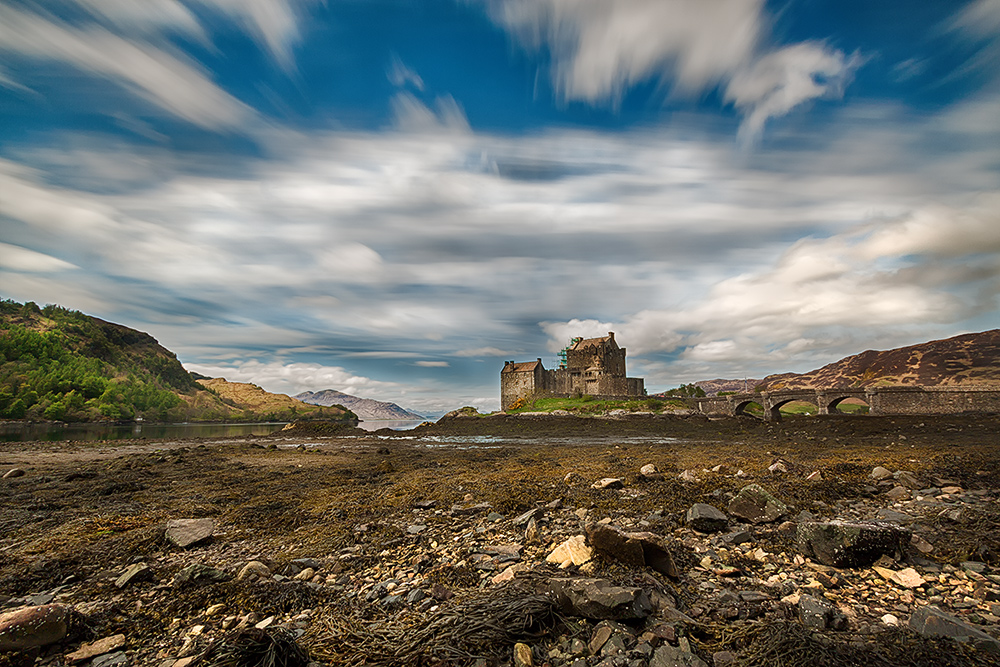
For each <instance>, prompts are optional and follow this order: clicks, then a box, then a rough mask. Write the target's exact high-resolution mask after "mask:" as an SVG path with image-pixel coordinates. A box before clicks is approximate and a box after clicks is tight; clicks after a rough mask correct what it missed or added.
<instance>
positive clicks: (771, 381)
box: [760, 329, 1000, 391]
mask: <svg viewBox="0 0 1000 667" xmlns="http://www.w3.org/2000/svg"><path fill="white" fill-rule="evenodd" d="M760 384H761V385H763V386H764V387H765V388H766V389H767V390H768V391H778V390H781V389H804V388H811V387H878V386H900V385H903V386H906V385H909V386H922V387H934V386H950V387H955V386H966V387H967V386H970V385H982V386H998V385H1000V329H992V330H990V331H983V332H981V333H971V334H963V335H961V336H955V337H954V338H947V339H945V340H933V341H930V342H929V343H920V344H919V345H910V346H908V347H899V348H896V349H893V350H884V351H876V350H867V351H865V352H862V353H861V354H855V355H852V356H850V357H845V358H843V359H841V360H840V361H835V362H834V363H832V364H828V365H826V366H823V367H822V368H819V369H817V370H814V371H810V372H808V373H783V374H781V375H769V376H768V377H766V378H764V379H763V380H762V381H761V382H760Z"/></svg>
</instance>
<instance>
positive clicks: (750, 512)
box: [729, 484, 788, 524]
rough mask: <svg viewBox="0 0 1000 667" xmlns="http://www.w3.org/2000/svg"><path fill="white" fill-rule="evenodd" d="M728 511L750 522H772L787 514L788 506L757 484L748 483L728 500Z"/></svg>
mask: <svg viewBox="0 0 1000 667" xmlns="http://www.w3.org/2000/svg"><path fill="white" fill-rule="evenodd" d="M729 513H730V514H732V515H733V516H735V517H738V518H740V519H743V520H744V521H749V522H750V523H755V524H756V523H773V522H774V521H777V520H778V519H780V518H781V517H783V516H786V515H787V514H788V506H787V505H785V503H783V502H781V501H780V500H778V499H777V498H775V497H774V496H772V495H771V494H770V493H768V492H767V491H765V490H764V488H763V487H761V486H760V485H758V484H748V485H747V486H744V487H743V488H742V489H740V492H739V493H738V494H736V497H735V498H733V499H732V500H731V501H729Z"/></svg>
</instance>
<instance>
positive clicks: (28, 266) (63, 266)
mask: <svg viewBox="0 0 1000 667" xmlns="http://www.w3.org/2000/svg"><path fill="white" fill-rule="evenodd" d="M0 267H2V268H4V269H7V270H10V271H27V272H29V273H51V272H55V271H66V270H68V269H75V268H78V267H76V266H74V265H73V264H70V263H69V262H64V261H63V260H61V259H58V258H56V257H52V256H50V255H46V254H44V253H41V252H35V251H34V250H29V249H28V248H22V247H20V246H16V245H11V244H9V243H0Z"/></svg>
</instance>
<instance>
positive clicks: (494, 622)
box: [0, 415, 1000, 667]
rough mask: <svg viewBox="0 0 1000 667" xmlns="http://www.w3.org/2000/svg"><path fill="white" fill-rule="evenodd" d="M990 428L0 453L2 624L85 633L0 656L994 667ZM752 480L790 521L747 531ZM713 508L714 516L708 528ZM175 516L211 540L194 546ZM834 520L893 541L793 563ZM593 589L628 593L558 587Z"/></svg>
mask: <svg viewBox="0 0 1000 667" xmlns="http://www.w3.org/2000/svg"><path fill="white" fill-rule="evenodd" d="M998 434H1000V416H990V415H964V416H963V415H958V416H948V417H933V418H932V417H869V416H842V415H831V416H825V417H795V418H787V419H785V420H784V421H783V422H780V423H765V422H762V421H759V420H756V419H753V418H724V419H708V418H705V417H703V416H700V415H688V416H658V417H655V418H654V417H650V416H632V417H629V416H624V417H619V418H615V419H611V418H585V419H581V418H574V417H559V418H552V417H550V418H531V417H493V418H477V417H470V418H462V419H451V420H443V421H441V422H439V423H438V424H427V425H424V426H421V427H419V428H418V429H416V430H413V431H405V432H394V431H388V430H384V431H379V432H376V433H365V432H361V431H357V432H354V431H352V432H350V433H345V434H340V435H329V434H322V433H312V434H310V433H308V432H296V431H295V430H292V431H290V432H278V433H275V434H271V435H268V436H253V435H250V436H245V437H236V438H214V439H213V438H209V439H200V440H195V439H174V440H162V441H157V440H148V439H135V440H127V441H108V442H96V443H95V442H40V441H38V442H28V443H2V444H0V475H5V477H4V479H2V480H0V508H2V511H0V613H3V612H6V613H7V616H10V615H11V613H12V612H14V611H15V610H18V609H23V608H25V607H38V606H53V605H55V607H53V608H54V609H56V610H57V611H60V613H64V614H66V618H67V619H71V620H72V622H70V621H69V620H68V621H67V622H66V623H65V626H66V627H65V632H64V633H63V634H62V636H61V637H59V638H58V639H55V640H53V641H45V642H42V641H41V640H38V641H37V642H36V644H37V645H36V646H28V647H26V648H25V649H24V651H22V652H15V651H13V649H12V650H10V651H7V652H2V649H3V648H4V647H5V645H4V644H3V642H4V640H5V636H6V637H8V638H9V637H11V636H13V634H11V632H8V635H5V634H4V632H5V630H4V627H5V626H4V625H3V621H0V664H26V665H30V664H47V665H65V664H71V663H73V662H74V661H75V664H83V665H86V664H93V665H105V664H108V665H110V664H130V665H156V666H158V667H183V666H184V665H199V664H201V665H241V664H247V665H250V664H256V663H254V662H250V661H249V660H250V659H251V658H246V660H247V662H245V663H243V662H238V661H237V662H233V661H232V660H236V658H233V657H232V656H234V655H237V654H239V651H240V650H243V651H244V652H243V654H240V655H244V656H249V655H251V654H252V653H253V651H254V650H257V651H259V654H260V655H261V656H263V655H264V654H265V653H266V652H267V651H271V652H272V656H278V657H281V656H284V657H283V659H284V660H285V661H286V664H288V665H295V664H301V665H302V666H303V667H304V666H305V665H307V664H310V663H313V664H314V665H361V664H385V665H414V664H425V665H430V664H455V665H479V666H485V665H510V664H518V665H523V664H533V665H543V664H548V665H551V666H552V667H558V666H562V665H573V667H584V666H594V665H602V666H603V667H612V666H619V665H621V666H625V665H627V666H628V667H662V666H664V665H674V664H678V665H679V664H687V665H698V664H705V665H722V664H731V665H854V664H865V665H882V664H885V665H890V664H891V665H989V664H997V662H996V661H997V660H998V654H997V653H995V652H994V651H995V650H996V649H997V648H1000V642H997V641H996V638H997V637H998V636H1000V625H998V623H1000V501H998V498H1000V435H998ZM878 469H881V470H883V471H884V473H882V472H880V471H879V470H878ZM14 470H16V471H20V472H18V473H15V474H10V473H9V471H14ZM608 480H614V481H613V482H609V481H608ZM752 485H757V486H759V487H761V488H762V489H763V490H765V491H766V493H767V494H769V495H770V496H771V497H772V498H773V499H775V500H776V501H777V502H778V503H779V504H780V505H781V507H782V508H783V509H782V510H781V512H780V515H779V516H777V517H775V518H773V519H772V518H768V519H766V520H757V518H755V517H748V516H746V515H745V513H744V514H743V515H741V514H740V510H738V509H736V507H737V506H736V504H734V501H735V499H736V498H737V497H739V496H740V494H741V490H743V489H745V488H746V487H748V486H752ZM699 503H701V504H704V505H709V506H712V507H714V508H716V509H717V510H719V511H720V512H721V513H722V515H724V516H723V521H722V524H721V525H718V526H713V527H711V529H709V528H708V527H707V524H704V525H702V524H696V523H693V522H692V520H691V513H690V510H691V509H692V507H693V506H695V505H696V504H699ZM188 519H203V520H204V519H208V520H210V521H208V522H203V523H202V524H200V525H202V526H203V527H204V526H206V525H207V526H209V529H208V532H207V534H203V535H201V536H200V537H198V539H197V540H195V541H193V542H191V543H188V544H184V543H183V540H181V541H178V540H177V539H176V535H171V534H170V530H169V528H170V527H171V526H176V525H178V522H179V521H180V522H181V523H183V520H188ZM838 521H839V522H848V523H860V524H878V525H888V526H891V527H893V530H895V531H897V532H898V534H899V535H902V536H904V537H905V544H903V545H902V546H903V548H902V549H898V550H896V551H891V550H890V551H889V552H886V553H881V554H877V556H878V557H877V558H872V559H871V562H864V563H863V564H859V565H854V566H850V567H834V566H831V565H828V564H824V563H823V562H822V559H821V558H819V556H818V555H817V554H815V553H804V548H803V544H802V542H801V539H800V537H801V533H800V527H801V526H802V525H805V524H817V523H819V524H823V523H829V522H838ZM599 526H604V527H606V528H607V529H609V530H614V531H617V533H620V534H621V535H622V536H625V538H623V540H624V541H623V544H624V543H625V542H628V541H629V540H631V542H629V544H632V545H633V546H634V545H635V544H637V543H639V542H636V540H640V538H638V537H635V536H636V535H640V534H642V535H648V536H649V537H647V538H642V539H644V540H647V541H648V543H650V544H656V545H660V546H661V547H662V548H663V549H664V550H665V551H666V552H667V554H668V555H669V558H670V559H671V560H672V562H673V565H674V569H673V571H672V572H666V571H664V569H663V568H659V569H657V568H656V567H652V566H651V565H650V563H651V562H652V561H651V560H647V562H645V563H643V562H637V561H636V560H635V558H634V553H633V552H630V551H629V548H628V547H623V548H622V550H621V552H620V553H617V552H615V550H614V549H611V550H609V549H607V548H604V547H601V546H600V545H599V544H594V539H593V535H594V534H595V533H594V531H595V530H602V529H599V528H597V527H599ZM630 535H631V536H633V537H628V536H630ZM567 541H570V542H572V543H573V544H575V545H577V546H579V547H580V548H581V552H580V553H576V552H574V556H573V557H572V558H568V559H567V558H563V559H561V560H560V559H559V558H558V556H557V557H555V558H553V557H551V556H552V554H553V552H554V551H557V549H558V548H561V547H562V546H564V545H565V544H566V543H567ZM640 541H641V540H640ZM646 543H647V542H642V544H646ZM643 548H645V547H643ZM633 551H634V550H633ZM640 551H642V549H640ZM805 551H808V549H805ZM561 553H564V554H565V552H561ZM630 554H631V555H630ZM647 559H648V556H647ZM577 561H579V562H577ZM130 573H131V575H130ZM578 582H599V584H594V583H590V584H586V586H591V587H593V586H598V587H600V586H603V587H605V588H607V587H611V588H612V589H614V591H615V595H618V596H623V595H624V596H626V597H628V596H631V597H628V599H629V600H630V602H629V603H628V604H627V605H625V607H622V606H621V605H620V604H619V605H618V606H615V605H614V604H610V603H607V600H603V599H601V597H600V595H598V594H596V593H594V594H593V595H591V593H593V591H591V593H587V592H586V591H584V593H581V594H580V595H584V596H587V595H591V598H593V599H590V598H588V599H585V600H583V601H581V600H580V599H578V597H574V596H573V595H569V596H568V597H567V593H566V592H565V591H566V590H568V589H569V588H572V586H574V585H579V586H584V584H579V583H578ZM587 590H590V589H587ZM602 590H603V589H602ZM608 590H610V589H608ZM605 592H606V591H605ZM612 597H614V596H612ZM602 604H603V605H604V606H603V607H602V606H601V605H602ZM928 610H932V611H933V613H934V614H937V613H938V612H940V614H941V615H942V616H941V617H940V618H939V617H938V616H934V617H933V618H932V619H931V621H932V622H927V614H928V613H931V612H929V611H928ZM0 618H2V617H0ZM942 619H943V620H942ZM941 628H944V629H941ZM937 630H940V632H938V631H937ZM43 639H44V638H43ZM101 640H113V641H106V643H105V644H104V645H100V644H97V646H98V648H97V649H93V650H100V649H101V647H102V646H110V647H111V648H108V649H107V650H105V651H104V652H103V653H97V654H93V655H90V657H85V658H80V657H79V656H81V655H89V654H88V653H87V652H86V651H84V652H83V653H80V651H81V647H83V648H84V649H86V647H87V646H93V645H94V644H95V643H96V642H100V641H101ZM991 642H992V643H991ZM241 647H242V648H241ZM254 647H256V648H254ZM91 652H92V651H91ZM279 654H280V655H279ZM254 655H256V654H254ZM109 656H110V657H109ZM262 659H263V658H262ZM226 660H230V662H226ZM296 661H298V662H296ZM699 661H700V662H699ZM727 661H728V662H727ZM277 664H282V663H277Z"/></svg>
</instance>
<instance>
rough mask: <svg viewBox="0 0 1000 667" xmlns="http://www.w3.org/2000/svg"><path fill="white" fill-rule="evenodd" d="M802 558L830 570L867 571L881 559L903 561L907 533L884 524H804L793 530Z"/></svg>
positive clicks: (807, 522) (837, 522)
mask: <svg viewBox="0 0 1000 667" xmlns="http://www.w3.org/2000/svg"><path fill="white" fill-rule="evenodd" d="M796 539H797V541H798V546H799V550H800V551H801V552H802V554H803V555H804V556H809V557H811V558H814V559H816V560H817V561H819V562H820V563H823V564H824V565H830V566H832V567H868V566H869V565H871V564H872V563H874V562H875V561H877V560H878V559H879V558H880V557H881V556H883V555H885V556H892V557H896V556H898V557H903V556H905V554H906V545H907V544H909V542H910V531H908V530H905V529H903V528H900V527H899V526H895V525H892V524H887V523H847V522H844V521H829V522H822V521H806V522H804V523H800V524H799V525H798V527H797V528H796Z"/></svg>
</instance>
